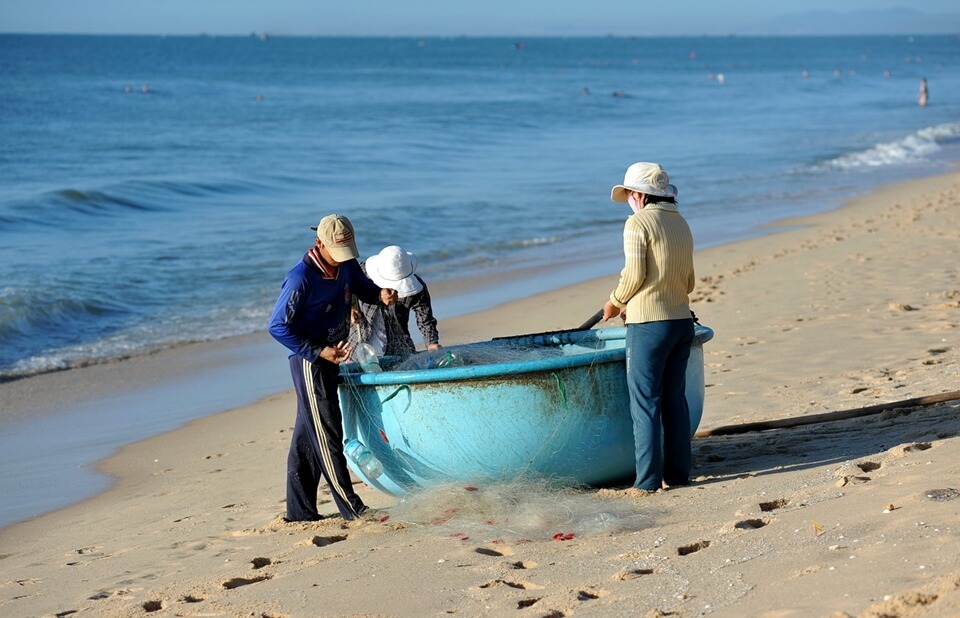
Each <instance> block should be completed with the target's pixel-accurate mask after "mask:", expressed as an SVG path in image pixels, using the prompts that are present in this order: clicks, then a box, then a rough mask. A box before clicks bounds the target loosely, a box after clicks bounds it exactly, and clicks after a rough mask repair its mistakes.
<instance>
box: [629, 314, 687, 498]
mask: <svg viewBox="0 0 960 618" xmlns="http://www.w3.org/2000/svg"><path fill="white" fill-rule="evenodd" d="M693 336H694V326H693V320H664V321H661V322H647V323H644V324H628V325H627V340H626V347H627V389H628V391H629V393H630V416H631V417H632V419H633V439H634V448H635V452H636V459H637V480H636V481H635V482H634V484H633V486H634V487H636V488H638V489H646V490H650V491H655V490H657V489H660V487H661V484H662V483H664V482H665V483H666V484H667V485H686V484H688V483H689V482H690V439H691V438H690V412H689V409H688V408H687V398H686V388H687V360H688V359H689V358H690V346H691V344H692V343H693Z"/></svg>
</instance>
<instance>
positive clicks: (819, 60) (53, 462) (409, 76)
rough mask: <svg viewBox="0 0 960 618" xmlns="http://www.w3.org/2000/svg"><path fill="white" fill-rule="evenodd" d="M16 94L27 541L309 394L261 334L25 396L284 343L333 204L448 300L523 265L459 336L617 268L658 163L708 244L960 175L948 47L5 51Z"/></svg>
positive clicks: (4, 361)
mask: <svg viewBox="0 0 960 618" xmlns="http://www.w3.org/2000/svg"><path fill="white" fill-rule="evenodd" d="M520 43H523V44H522V45H520ZM721 75H722V78H721ZM921 77H926V78H927V81H928V83H929V88H930V102H929V104H928V106H927V107H925V108H920V107H919V106H918V105H917V93H918V90H919V82H920V78H921ZM0 93H2V96H0V423H2V425H0V467H2V469H4V470H6V471H8V474H6V475H4V476H2V477H0V493H2V494H3V495H4V496H7V497H8V498H9V499H8V500H5V501H3V503H2V504H3V506H2V508H0V525H3V524H6V523H9V522H11V521H15V520H16V519H20V518H23V517H26V516H29V515H32V514H35V513H38V512H42V511H44V510H47V509H50V508H55V507H57V506H62V505H65V504H68V503H69V502H71V501H73V500H77V499H80V498H82V497H84V496H85V495H89V493H91V492H92V491H95V490H97V489H99V488H102V487H103V486H104V485H105V483H106V481H105V480H104V479H102V478H101V477H98V476H96V475H95V474H93V473H92V466H91V464H92V462H93V461H95V460H96V459H99V458H101V457H104V456H106V455H107V454H109V452H110V451H111V450H113V449H114V448H116V447H117V446H119V445H121V444H124V443H128V442H131V441H133V440H136V439H140V438H143V437H146V436H148V435H151V434H153V433H157V432H160V431H165V430H167V429H171V428H173V427H175V426H176V425H177V424H180V423H182V422H184V421H186V420H189V419H190V418H196V417H197V416H201V415H204V414H209V413H211V412H214V411H217V410H222V409H227V408H229V407H235V406H237V405H243V404H244V403H247V402H248V401H249V399H248V398H253V397H256V396H263V395H265V394H268V393H270V392H276V391H278V390H282V389H284V388H289V378H288V377H287V376H286V374H285V372H286V366H285V363H284V362H283V355H284V350H283V349H282V348H281V347H280V346H279V345H277V344H273V345H272V346H271V347H270V350H271V351H272V352H267V351H265V350H263V349H261V348H260V347H258V346H256V345H251V346H247V347H245V348H243V350H244V352H243V355H242V356H243V358H242V359H239V360H240V361H241V362H240V364H239V365H236V366H233V365H231V366H229V368H227V366H226V365H223V366H220V369H219V370H216V371H212V372H205V373H203V374H202V375H199V374H198V375H196V376H194V381H198V382H200V383H201V385H200V386H197V385H196V384H194V385H191V384H189V383H187V381H186V379H185V378H184V379H183V380H181V381H180V382H175V383H168V384H162V385H158V386H157V387H156V390H155V391H154V390H147V391H145V392H136V393H132V394H129V393H128V394H124V395H118V396H114V397H113V399H110V398H107V399H104V400H102V401H97V402H78V405H76V406H71V407H70V408H69V409H64V410H59V411H57V414H59V416H57V417H56V418H54V417H47V416H44V417H43V418H39V417H38V418H37V419H36V420H33V421H32V420H30V418H29V414H28V415H27V416H26V417H23V416H21V417H19V418H20V419H23V418H26V419H27V420H25V421H22V422H21V420H17V421H16V422H14V421H11V420H10V419H8V418H7V415H6V414H5V411H6V410H7V409H8V407H9V406H8V405H7V402H8V400H9V399H8V398H6V397H5V394H4V392H5V391H4V389H5V387H8V388H9V386H10V384H11V382H10V381H11V380H16V379H18V378H22V377H24V376H29V375H32V374H36V373H43V372H49V371H54V370H60V369H64V368H70V367H76V366H82V365H85V364H90V363H99V362H102V361H106V360H111V359H116V358H123V357H130V356H134V357H136V356H137V355H141V354H146V353H149V352H152V351H155V350H157V349H159V348H167V347H170V346H178V345H182V344H186V343H189V342H198V341H211V340H218V339H225V338H230V337H235V336H239V335H247V334H251V333H260V332H262V331H264V330H265V327H266V321H267V318H268V316H269V314H270V311H271V309H272V307H273V303H274V301H275V299H276V297H277V293H278V292H279V285H280V282H281V280H282V278H283V275H284V274H285V273H286V271H287V270H288V269H289V268H290V267H291V266H293V264H295V263H296V262H297V261H298V260H299V259H300V258H301V257H302V255H303V253H304V251H305V250H306V249H307V248H308V247H309V246H310V245H311V244H312V243H313V237H314V236H313V234H314V233H313V232H312V231H311V230H310V229H309V226H311V225H315V224H316V223H317V221H318V220H319V219H320V218H321V217H322V216H324V215H326V214H329V213H332V212H338V213H341V214H344V215H347V216H348V217H350V218H351V219H352V221H353V222H354V224H355V226H356V230H357V240H358V244H359V248H360V252H361V254H362V257H366V256H369V255H372V254H374V253H376V252H378V251H379V250H380V249H381V248H382V247H384V246H386V245H392V244H399V245H401V246H403V247H404V248H406V249H407V250H410V251H413V252H415V253H416V254H417V255H418V256H419V262H420V267H419V273H420V274H421V275H422V276H423V277H424V278H425V279H426V280H427V281H428V282H429V283H431V284H434V283H435V282H436V283H441V282H453V281H456V280H460V279H463V278H466V277H474V276H478V277H482V276H484V275H489V274H494V273H495V274H497V275H498V277H496V278H494V279H493V280H495V281H496V282H497V284H496V285H495V286H494V287H492V288H480V289H477V288H473V289H471V292H470V293H469V294H466V293H464V294H460V295H458V296H455V297H451V296H442V295H437V294H434V310H435V313H436V315H437V317H438V319H439V320H440V331H441V335H442V333H443V320H444V319H445V318H448V317H453V316H454V315H457V314H458V313H462V312H465V311H467V310H476V309H482V308H485V307H487V306H491V305H493V304H496V303H499V302H503V301H505V300H509V299H510V298H511V297H512V296H520V295H527V294H530V293H533V292H537V291H541V290H545V289H548V288H550V287H557V286H560V285H563V284H569V283H575V282H578V281H582V280H586V279H589V278H594V277H600V276H605V275H610V274H614V273H616V272H617V271H618V270H619V268H620V265H621V261H622V257H621V251H622V241H621V231H622V226H623V221H624V219H625V218H626V216H627V215H628V214H629V211H628V209H627V208H626V207H625V206H624V205H621V204H614V203H612V202H611V201H610V199H609V191H610V187H611V186H612V185H614V184H616V183H618V182H620V181H621V180H622V178H623V172H624V170H625V169H626V167H627V166H628V165H629V164H630V163H633V162H635V161H639V160H647V161H657V162H660V163H662V164H663V165H664V167H665V168H666V169H667V170H668V171H669V173H670V175H671V181H672V182H674V183H675V184H676V185H677V186H678V187H679V189H680V196H679V204H680V208H681V210H682V212H684V214H685V215H686V217H687V219H688V220H689V221H690V224H691V226H692V228H693V231H694V237H695V241H696V243H697V246H698V247H707V246H711V245H715V244H718V243H722V242H725V241H730V240H734V239H740V238H744V237H748V236H751V235H755V234H758V233H761V230H762V229H763V227H762V226H764V224H767V223H770V222H771V221H774V220H777V219H780V218H784V217H790V216H794V215H803V214H808V213H812V212H817V211H822V210H825V209H829V208H833V207H835V206H837V205H839V204H840V203H841V202H842V200H844V199H845V198H847V197H850V196H854V195H857V194H862V193H864V192H866V191H868V190H870V188H871V187H874V186H876V185H878V184H881V183H886V182H891V181H896V180H900V179H906V178H912V177H921V176H924V175H931V174H936V173H940V172H943V171H945V170H947V169H948V166H949V164H950V162H951V161H953V160H955V159H957V158H960V157H958V153H960V41H958V39H957V38H956V37H948V36H924V37H910V36H889V37H822V38H817V37H790V38H778V37H768V38H746V37H709V38H708V37H704V38H626V37H604V38H537V39H526V40H523V41H519V40H516V39H507V38H462V37H458V38H404V37H397V38H308V37H302V38H296V37H270V38H269V39H267V40H261V39H260V38H259V37H209V36H194V37H162V36H42V35H30V36H26V35H10V34H6V35H3V34H0ZM530 273H535V274H536V276H530ZM501 275H503V276H501ZM548 275H549V276H548ZM514 278H519V279H518V281H520V282H521V283H520V284H518V285H504V282H505V281H507V280H510V279H514ZM437 287H439V286H432V289H436V288H437ZM600 300H601V299H598V302H600ZM585 317H586V316H579V315H572V316H571V324H575V323H578V322H580V321H581V320H582V319H584V318H585ZM268 343H269V342H268ZM228 354H229V357H230V358H231V359H232V360H237V359H234V357H236V356H237V353H236V352H232V353H228ZM271 354H273V356H271ZM256 363H260V364H262V365H263V366H262V367H261V366H259V365H258V366H252V365H253V364H256ZM241 376H242V377H241ZM247 376H251V377H252V378H251V379H247ZM254 376H255V377H254ZM151 388H153V387H151ZM21 412H22V411H21ZM291 414H292V412H291ZM291 418H292V416H291ZM39 449H43V452H44V453H46V454H48V455H49V456H47V457H44V458H36V457H34V456H32V455H33V454H35V453H36V452H38V450H39Z"/></svg>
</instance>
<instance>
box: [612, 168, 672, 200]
mask: <svg viewBox="0 0 960 618" xmlns="http://www.w3.org/2000/svg"><path fill="white" fill-rule="evenodd" d="M628 191H638V192H640V193H646V194H647V195H658V196H660V197H677V188H676V187H675V186H673V185H672V184H670V176H668V175H667V172H666V170H664V169H663V168H662V167H660V164H659V163H646V162H643V161H641V162H640V163H634V164H633V165H631V166H630V167H628V168H627V173H626V174H624V175H623V184H622V185H617V186H615V187H614V188H613V189H611V190H610V199H611V200H613V201H614V202H626V201H627V192H628Z"/></svg>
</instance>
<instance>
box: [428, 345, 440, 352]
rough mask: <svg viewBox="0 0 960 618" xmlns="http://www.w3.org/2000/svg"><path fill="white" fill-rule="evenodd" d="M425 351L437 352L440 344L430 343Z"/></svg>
mask: <svg viewBox="0 0 960 618" xmlns="http://www.w3.org/2000/svg"><path fill="white" fill-rule="evenodd" d="M427 349H428V350H430V351H431V352H433V351H434V350H439V349H440V344H439V343H431V344H430V345H428V346H427Z"/></svg>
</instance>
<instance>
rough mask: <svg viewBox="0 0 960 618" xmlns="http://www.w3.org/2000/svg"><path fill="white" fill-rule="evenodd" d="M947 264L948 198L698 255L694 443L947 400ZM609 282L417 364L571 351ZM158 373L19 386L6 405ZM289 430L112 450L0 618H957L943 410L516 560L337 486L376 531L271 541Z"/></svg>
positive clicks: (676, 498) (751, 472) (544, 536)
mask: <svg viewBox="0 0 960 618" xmlns="http://www.w3.org/2000/svg"><path fill="white" fill-rule="evenodd" d="M731 207H736V205H734V204H732V205H731ZM958 264H960V173H951V174H947V175H944V176H940V177H935V178H928V179H923V180H916V181H910V182H906V183H902V184H897V185H895V186H890V187H883V188H881V189H880V190H879V191H877V192H876V193H874V194H872V195H870V196H866V197H863V198H860V199H857V200H855V201H853V202H851V203H849V204H847V205H845V206H844V207H843V208H841V209H838V210H835V211H830V212H826V213H822V214H819V215H816V216H813V217H809V218H805V219H803V220H798V221H786V222H782V226H781V227H779V228H778V229H776V230H771V233H769V234H767V235H764V236H761V237H757V238H753V239H750V240H747V241H743V242H739V243H735V244H730V245H724V246H720V247H715V248H711V249H708V250H704V251H699V252H698V253H697V256H696V267H697V274H698V284H697V289H696V290H695V292H694V296H693V299H694V304H693V308H694V311H695V312H696V313H697V315H698V316H699V318H700V321H701V322H702V323H703V324H705V325H707V326H710V327H711V328H713V329H714V331H715V333H716V335H715V337H714V339H713V340H712V341H711V342H709V343H708V344H707V345H706V346H705V347H704V356H705V365H706V386H707V388H706V403H705V410H704V417H703V421H702V423H701V426H700V429H701V431H703V432H709V431H710V430H711V429H716V428H719V427H724V426H730V425H733V426H737V425H742V424H743V423H749V422H756V421H765V420H774V419H785V418H802V417H808V416H810V415H813V414H823V413H829V412H838V411H846V410H856V409H860V408H863V407H866V406H875V405H878V404H886V403H891V402H897V401H902V400H907V399H911V398H917V397H923V396H930V395H937V394H943V393H949V392H954V391H957V390H960V346H958V338H960V331H958V325H960V268H958V266H957V265H958ZM615 278H616V273H615V272H611V273H610V275H609V276H608V277H604V278H602V279H598V280H594V281H590V282H587V283H583V284H579V285H576V286H573V287H568V288H563V289H557V290H554V291H551V292H548V293H544V294H539V295H537V296H533V297H530V298H526V299H523V300H520V301H516V302H510V303H506V304H504V305H500V306H498V307H495V308H493V309H490V310H486V311H482V312H479V313H474V314H469V315H465V316H462V317H458V318H453V319H449V320H442V321H441V324H440V328H441V334H442V337H443V341H444V343H448V344H452V343H458V342H468V341H476V340H483V339H488V338H490V337H494V336H501V335H509V334H519V333H525V332H538V331H545V330H550V329H559V328H571V327H574V326H577V325H578V324H580V323H581V322H583V321H584V320H585V319H587V318H588V317H589V316H590V315H591V314H593V313H594V311H596V310H597V309H598V308H599V307H600V306H601V304H602V303H603V301H604V299H605V298H606V296H607V295H608V294H609V292H610V290H611V289H612V288H613V286H614V284H615ZM441 317H442V316H441ZM174 362H176V361H175V358H174V359H171V358H169V357H167V356H165V355H155V356H154V357H153V358H151V359H141V360H138V361H129V362H124V363H117V364H115V365H113V366H112V367H111V368H109V369H106V368H102V367H101V368H90V369H89V370H83V371H70V372H62V373H61V374H55V375H49V376H42V377H38V378H31V379H29V380H24V381H20V382H22V383H21V384H18V385H16V386H15V391H16V397H17V401H20V402H22V401H23V400H24V399H23V398H26V400H27V401H30V400H31V398H34V399H36V400H37V401H44V402H45V403H44V405H49V401H47V399H45V398H48V397H51V396H56V394H57V393H68V392H70V390H71V389H83V390H84V392H87V391H96V390H97V389H98V388H104V387H103V385H104V384H110V388H114V387H116V388H119V385H125V384H127V385H128V384H130V383H131V382H130V380H125V379H124V376H129V375H138V374H137V372H145V373H148V374H150V375H153V374H154V371H153V370H152V369H148V368H145V363H157V364H160V365H163V366H166V367H169V366H170V363H174ZM6 386H7V387H9V388H10V390H11V392H12V390H13V389H14V387H12V386H11V385H6ZM11 397H13V395H11ZM293 420H294V399H293V396H292V393H289V392H288V393H283V394H279V395H276V396H271V397H268V398H266V399H264V400H262V401H260V402H258V403H257V404H255V405H252V406H249V407H246V408H241V409H236V410H231V411H227V412H223V413H220V414H216V415H213V416H208V417H206V418H202V419H200V420H197V421H193V422H190V423H189V424H187V425H186V426H184V427H182V428H180V429H177V430H175V431H172V432H168V433H164V434H162V435H159V436H156V437H153V438H150V439H148V440H144V441H141V442H138V443H135V444H130V445H128V446H126V447H124V448H122V449H121V450H120V451H119V452H118V453H116V454H114V455H113V456H111V457H109V458H108V459H106V460H104V461H103V462H101V464H100V465H99V469H100V470H101V471H102V472H103V473H105V474H108V475H110V476H112V477H114V478H115V479H116V482H115V483H114V484H113V485H112V486H111V487H110V488H109V489H108V490H107V491H105V492H103V493H101V494H98V495H97V496H95V497H93V498H91V499H89V500H86V501H84V502H82V503H80V504H76V505H73V506H70V507H68V508H65V509H62V510H59V511H56V512H53V513H49V514H46V515H43V516H40V517H37V518H33V519H31V520H28V521H25V522H22V523H19V524H16V525H13V526H9V527H7V528H4V529H3V530H0V573H2V577H0V614H2V615H4V616H144V615H147V614H150V615H154V616H258V617H271V618H279V617H295V616H297V617H299V616H370V617H372V616H440V615H457V616H530V617H554V618H555V617H561V616H706V615H709V616H763V617H769V618H773V617H777V618H783V617H794V616H796V617H808V616H833V617H839V616H860V617H875V618H879V617H881V616H882V617H887V618H893V617H907V616H924V617H947V616H960V401H957V400H954V401H948V402H944V403H939V404H935V405H929V406H924V407H899V408H897V407H894V408H893V409H891V410H889V411H885V412H882V413H877V414H871V415H867V416H862V417H860V418H855V419H848V420H839V421H831V422H821V423H816V424H809V425H805V426H800V427H795V428H784V429H776V430H771V431H764V432H744V433H733V434H731V435H712V436H704V437H698V438H697V439H696V440H695V441H694V475H695V479H694V480H695V482H694V484H693V485H692V486H691V487H685V488H680V489H675V490H670V491H666V492H658V493H656V494H652V495H647V496H638V495H636V494H635V493H634V492H632V491H630V490H629V489H626V488H624V487H613V488H605V489H601V490H593V491H587V492H584V493H583V494H578V495H577V496H576V498H577V500H579V502H578V504H583V501H584V500H587V501H589V502H590V503H595V504H604V505H607V506H606V507H604V508H607V509H609V510H611V511H614V512H618V513H625V512H630V513H633V514H635V515H632V516H631V517H630V518H629V519H630V525H624V526H622V527H614V529H601V530H595V531H591V530H580V529H578V530H579V531H578V533H577V534H575V535H574V536H573V538H571V539H569V540H555V539H554V538H553V534H554V533H556V532H567V530H565V529H563V528H560V529H557V525H555V522H554V521H552V520H549V518H548V517H547V516H548V515H549V513H542V514H541V515H543V518H544V521H546V522H547V523H546V524H544V525H543V526H540V527H539V528H536V527H534V528H533V529H532V530H533V531H532V532H529V533H528V534H525V535H517V534H514V533H513V531H512V530H497V529H494V530H490V531H487V532H486V533H485V534H475V533H474V532H473V530H474V526H473V524H474V523H475V522H471V521H468V520H462V521H457V520H456V519H454V520H453V521H450V522H447V524H446V525H444V526H430V525H423V524H422V522H418V521H412V520H411V518H410V517H409V514H410V513H411V512H412V510H411V508H409V505H407V507H406V508H400V505H398V504H397V500H396V499H394V498H392V497H390V496H386V495H382V494H379V493H377V492H375V491H373V490H372V489H370V488H368V487H366V486H364V485H362V484H359V485H358V491H359V492H360V494H361V496H362V497H363V498H364V500H365V501H366V502H367V503H368V504H370V505H371V506H374V507H376V508H378V509H382V510H381V511H380V515H379V516H378V517H377V518H373V519H371V520H366V521H356V522H344V521H343V520H341V519H340V518H339V517H336V516H333V514H334V513H335V508H334V507H333V505H332V503H330V502H327V503H326V504H324V505H323V506H322V507H321V509H322V510H323V509H326V511H325V512H327V513H329V514H330V515H331V517H330V518H328V519H324V520H323V521H320V522H316V523H310V524H302V523H301V524H288V523H284V521H283V520H282V518H281V515H282V514H283V512H284V504H283V500H284V475H285V462H286V454H287V448H288V445H289V438H290V430H291V427H292V424H293ZM485 491H486V490H485ZM489 491H490V496H491V497H492V498H496V497H497V493H496V492H497V491H499V490H498V489H496V488H491V489H490V490H489ZM444 498H445V497H444V496H432V497H429V498H427V499H425V501H423V502H421V503H420V504H419V506H418V508H420V509H421V510H423V509H427V510H429V509H430V508H431V507H434V508H438V509H442V507H443V504H444V503H443V500H444ZM556 498H558V496H551V495H546V496H544V495H540V496H534V497H533V498H531V500H535V499H539V500H540V501H539V502H535V503H534V506H535V507H537V508H544V509H548V508H549V505H550V504H551V500H555V499H556ZM551 526H552V527H551Z"/></svg>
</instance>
